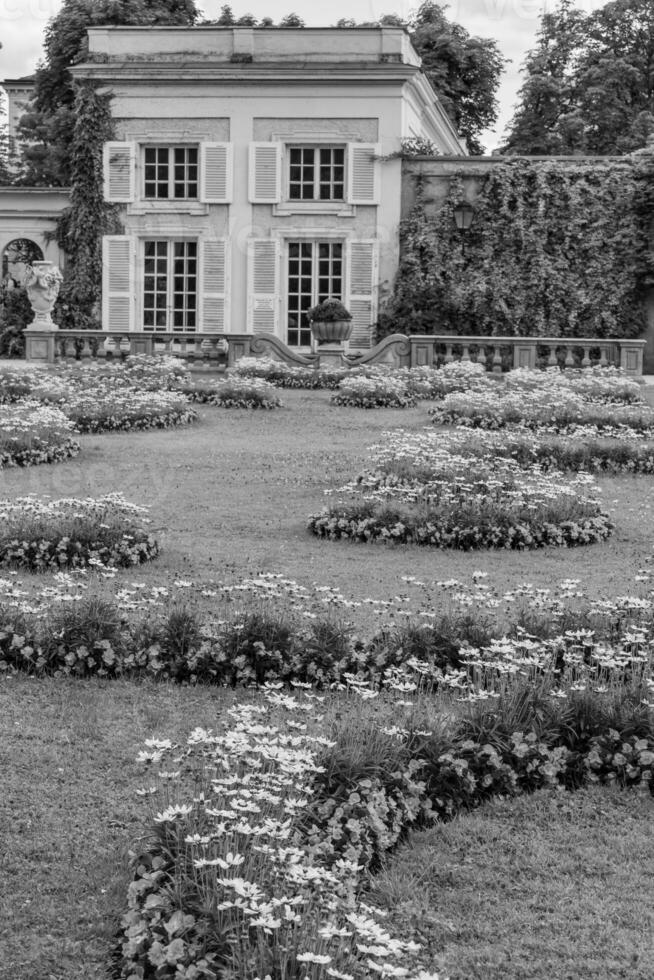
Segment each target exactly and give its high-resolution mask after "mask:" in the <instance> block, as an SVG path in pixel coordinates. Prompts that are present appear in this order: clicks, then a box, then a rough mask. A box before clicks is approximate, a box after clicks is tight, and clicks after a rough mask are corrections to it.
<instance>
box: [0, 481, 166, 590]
mask: <svg viewBox="0 0 654 980" xmlns="http://www.w3.org/2000/svg"><path fill="white" fill-rule="evenodd" d="M146 514H147V508H144V507H138V506H136V504H130V503H128V502H127V501H126V500H125V498H124V497H123V496H122V494H119V493H112V494H107V495H106V496H104V497H99V498H97V499H94V498H86V499H83V500H77V499H75V498H64V499H62V500H52V501H48V500H45V501H44V500H39V499H38V498H37V497H35V496H29V497H19V498H17V499H16V500H0V567H4V568H26V569H28V570H29V571H33V572H42V571H47V570H49V569H55V570H59V569H62V568H85V567H88V566H91V567H93V566H95V567H105V568H106V567H110V568H111V567H113V568H115V567H120V568H127V567H129V566H131V565H140V564H142V563H143V562H146V561H150V559H152V558H154V557H156V555H157V554H158V553H159V545H158V543H157V541H156V539H155V538H154V536H153V535H152V534H150V533H149V532H148V531H147V530H146V529H145V528H144V526H143V525H144V524H147V523H149V520H148V518H147V517H146Z"/></svg>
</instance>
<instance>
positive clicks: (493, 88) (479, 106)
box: [336, 0, 506, 154]
mask: <svg viewBox="0 0 654 980" xmlns="http://www.w3.org/2000/svg"><path fill="white" fill-rule="evenodd" d="M446 10H447V5H445V6H441V5H440V4H438V3H434V2H433V0H425V2H423V3H422V4H421V5H420V7H419V8H418V10H417V12H416V13H415V15H414V16H413V17H412V18H411V19H410V20H408V21H404V20H403V19H402V18H401V17H398V15H397V14H386V15H385V16H384V17H381V18H380V19H379V20H378V21H371V22H370V21H369V22H365V23H362V24H356V23H355V21H353V20H351V19H349V18H344V19H342V20H339V21H338V23H337V25H336V26H337V27H376V26H380V25H381V26H382V27H384V26H389V27H395V26H397V27H406V28H407V29H408V31H409V33H410V35H411V43H412V44H413V46H414V48H415V49H416V51H417V52H418V54H419V55H420V57H421V58H422V63H423V67H424V70H425V73H426V75H427V77H428V78H429V81H430V82H431V84H432V85H433V86H434V88H435V89H436V92H437V94H438V98H439V100H440V102H441V104H442V106H443V108H444V109H445V111H446V112H447V114H448V115H449V117H450V118H451V120H452V122H453V123H454V125H455V127H456V129H457V130H458V132H459V134H460V135H461V136H462V137H463V138H464V139H465V140H467V143H468V147H469V149H470V152H471V153H475V154H479V153H483V152H484V148H483V146H482V144H481V142H480V139H479V137H480V135H481V133H482V131H483V130H484V129H487V128H488V127H489V126H491V125H492V124H493V123H494V122H495V119H496V118H497V109H498V103H497V98H496V92H497V88H498V85H499V82H500V76H501V74H502V72H503V70H504V65H505V63H506V59H505V58H503V57H502V54H501V53H500V49H499V47H498V45H497V42H496V41H494V40H492V39H490V38H480V37H472V36H471V35H470V34H469V33H468V31H467V30H466V29H465V28H464V27H462V26H461V25H460V24H455V23H453V22H452V21H449V20H448V19H447V17H446V16H445V11H446Z"/></svg>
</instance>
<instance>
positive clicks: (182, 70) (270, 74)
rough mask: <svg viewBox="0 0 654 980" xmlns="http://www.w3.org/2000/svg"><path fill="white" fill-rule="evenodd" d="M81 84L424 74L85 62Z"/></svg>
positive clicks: (395, 69)
mask: <svg viewBox="0 0 654 980" xmlns="http://www.w3.org/2000/svg"><path fill="white" fill-rule="evenodd" d="M70 72H71V74H72V75H73V76H74V77H75V78H77V79H82V78H83V79H90V80H93V81H95V82H100V83H104V84H107V85H111V84H112V83H125V82H136V83H139V84H143V83H145V84H147V83H148V82H157V83H161V82H169V83H170V84H179V83H180V82H181V83H184V84H189V85H201V84H203V83H205V82H220V83H221V84H225V85H243V86H253V85H261V84H262V83H263V84H266V85H267V86H270V85H274V86H275V87H279V86H282V85H304V84H307V83H311V85H325V86H329V85H348V84H350V83H356V84H361V82H366V83H368V84H371V85H372V84H374V85H380V84H381V85H397V84H402V83H404V82H406V81H407V80H409V79H410V78H412V77H413V76H414V75H416V74H419V73H420V69H418V68H416V67H414V66H413V65H405V64H387V63H379V64H371V63H370V62H361V63H359V64H357V63H356V62H355V63H352V62H347V63H344V62H329V61H326V62H322V63H320V64H316V63H315V62H303V63H301V62H298V63H296V64H294V65H289V64H288V62H283V63H271V62H266V63H265V64H263V65H256V64H247V63H240V62H237V63H235V64H225V63H224V62H214V63H210V62H207V61H206V60H203V61H199V62H195V61H171V62H169V63H166V62H162V61H156V62H147V61H142V60H138V61H136V60H135V61H122V62H115V61H110V62H95V63H94V62H87V63H85V64H82V65H76V66H74V67H72V68H71V69H70Z"/></svg>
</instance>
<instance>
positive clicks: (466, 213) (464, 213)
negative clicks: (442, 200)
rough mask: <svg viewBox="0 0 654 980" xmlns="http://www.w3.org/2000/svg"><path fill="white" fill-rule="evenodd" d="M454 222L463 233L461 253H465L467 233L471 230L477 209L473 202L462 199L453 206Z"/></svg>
mask: <svg viewBox="0 0 654 980" xmlns="http://www.w3.org/2000/svg"><path fill="white" fill-rule="evenodd" d="M452 213H453V214H454V224H455V225H456V227H457V230H458V231H459V232H460V233H461V255H465V235H466V232H467V231H469V230H470V225H471V224H472V219H473V218H474V216H475V209H474V208H473V206H472V204H467V203H466V202H465V201H462V202H461V203H460V204H457V205H456V206H455V207H454V208H453V212H452Z"/></svg>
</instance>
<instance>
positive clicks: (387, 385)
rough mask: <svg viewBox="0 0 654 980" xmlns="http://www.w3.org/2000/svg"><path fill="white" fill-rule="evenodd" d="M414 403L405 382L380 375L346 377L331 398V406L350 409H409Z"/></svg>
mask: <svg viewBox="0 0 654 980" xmlns="http://www.w3.org/2000/svg"><path fill="white" fill-rule="evenodd" d="M416 401H417V398H416V395H415V394H414V393H413V392H412V391H410V390H409V388H408V386H407V382H406V381H405V380H403V379H402V378H398V377H392V376H391V375H388V374H382V373H375V374H372V373H371V374H370V375H368V376H366V375H359V376H354V377H348V378H346V379H345V380H344V381H341V383H340V385H339V387H338V390H337V391H336V392H335V393H334V394H333V395H332V397H331V402H332V404H333V405H347V406H349V407H351V408H410V407H412V406H413V405H415V404H416Z"/></svg>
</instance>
